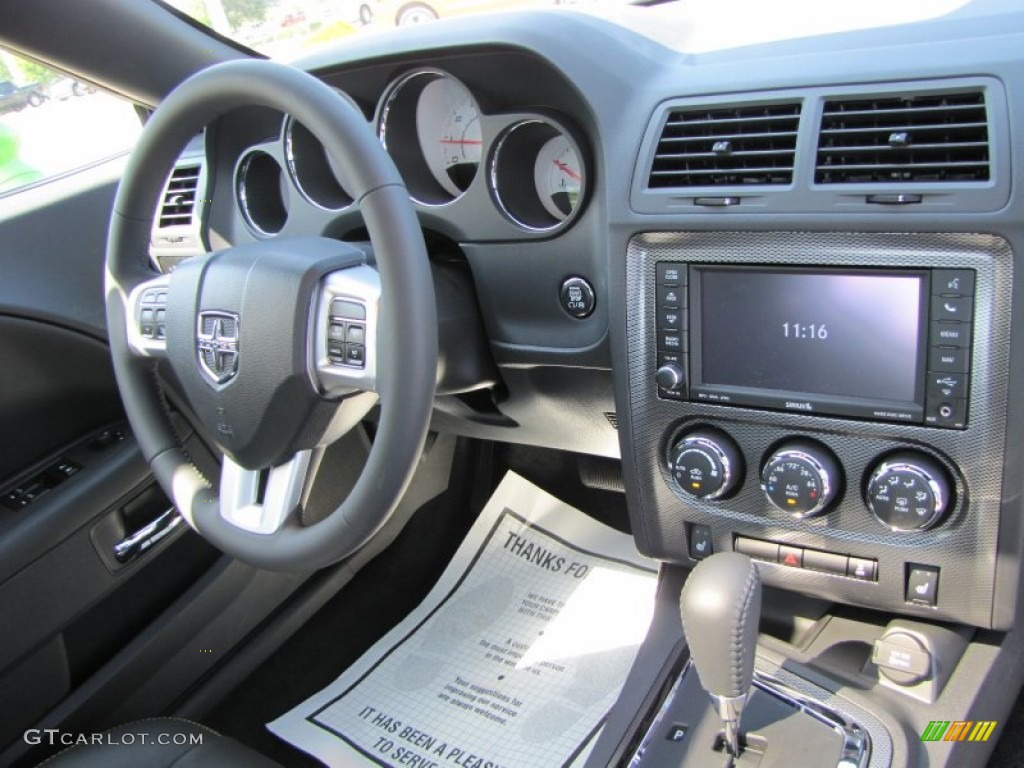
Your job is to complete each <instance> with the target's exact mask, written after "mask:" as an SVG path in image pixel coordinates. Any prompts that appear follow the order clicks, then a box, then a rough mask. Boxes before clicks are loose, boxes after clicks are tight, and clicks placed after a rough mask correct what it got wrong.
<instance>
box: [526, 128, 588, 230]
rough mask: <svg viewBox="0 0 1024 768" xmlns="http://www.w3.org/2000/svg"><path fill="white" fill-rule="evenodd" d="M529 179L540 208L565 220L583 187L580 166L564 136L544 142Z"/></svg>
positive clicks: (578, 198)
mask: <svg viewBox="0 0 1024 768" xmlns="http://www.w3.org/2000/svg"><path fill="white" fill-rule="evenodd" d="M533 179H534V182H535V183H536V185H537V197H538V198H539V199H540V202H541V205H543V206H544V210H546V211H547V212H548V213H550V214H551V215H552V216H554V217H555V218H556V219H558V220H559V221H565V220H566V219H567V218H568V217H569V215H570V214H571V213H572V212H573V211H574V210H576V206H577V205H578V204H579V201H580V190H581V189H582V187H583V166H582V165H581V164H580V158H579V155H577V154H576V150H575V149H573V147H572V145H571V144H569V139H568V137H567V136H565V134H559V135H558V136H555V137H554V138H551V139H548V141H547V142H546V143H545V144H544V146H542V147H541V148H540V151H539V152H538V153H537V160H536V161H535V162H534V166H533Z"/></svg>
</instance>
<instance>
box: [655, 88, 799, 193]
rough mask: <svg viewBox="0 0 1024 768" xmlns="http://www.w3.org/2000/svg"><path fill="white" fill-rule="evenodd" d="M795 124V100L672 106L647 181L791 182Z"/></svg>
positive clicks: (661, 185)
mask: <svg viewBox="0 0 1024 768" xmlns="http://www.w3.org/2000/svg"><path fill="white" fill-rule="evenodd" d="M799 122H800V103H799V102H790V103H785V104H759V105H742V106H735V107H733V106H722V107H713V108H708V107H704V108H683V109H675V110H672V112H671V113H670V114H669V116H668V120H667V121H666V122H665V126H664V128H663V129H662V132H661V136H660V138H659V139H658V145H657V148H656V149H655V153H654V160H653V162H652V164H651V172H650V175H649V176H648V182H647V185H648V187H649V188H655V189H666V188H680V187H718V186H735V185H747V184H789V183H791V182H792V180H793V160H794V157H795V154H796V139H797V128H798V126H799Z"/></svg>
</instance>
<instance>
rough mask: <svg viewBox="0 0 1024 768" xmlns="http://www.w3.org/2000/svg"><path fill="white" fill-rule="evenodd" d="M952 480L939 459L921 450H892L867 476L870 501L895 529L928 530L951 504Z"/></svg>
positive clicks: (876, 513) (874, 510) (873, 511)
mask: <svg viewBox="0 0 1024 768" xmlns="http://www.w3.org/2000/svg"><path fill="white" fill-rule="evenodd" d="M950 487H951V486H950V481H949V478H948V476H947V474H946V471H945V470H944V469H943V467H942V465H941V464H939V462H938V461H936V460H935V459H933V458H931V457H930V456H926V455H925V454H922V453H917V452H911V451H905V452H901V453H896V454H893V455H892V456H889V457H888V458H887V459H885V460H884V461H883V462H882V463H881V464H879V465H878V466H877V467H875V469H874V471H872V473H871V476H870V478H869V479H868V486H867V504H868V509H870V510H871V514H873V515H874V516H875V517H876V518H878V520H879V521H880V522H881V523H882V524H883V525H885V526H886V527H888V528H889V529H891V530H893V531H899V532H910V531H925V530H927V529H929V528H931V527H932V526H934V525H935V524H936V523H938V522H939V520H941V519H942V516H943V515H944V514H945V513H946V511H947V509H948V508H949V502H950Z"/></svg>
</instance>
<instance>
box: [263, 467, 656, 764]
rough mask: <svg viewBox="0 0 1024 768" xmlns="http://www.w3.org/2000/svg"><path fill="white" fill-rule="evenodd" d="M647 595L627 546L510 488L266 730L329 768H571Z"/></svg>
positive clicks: (627, 658)
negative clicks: (355, 651)
mask: <svg viewBox="0 0 1024 768" xmlns="http://www.w3.org/2000/svg"><path fill="white" fill-rule="evenodd" d="M656 585H657V565H656V563H654V562H653V561H651V560H648V559H646V558H644V557H642V556H641V555H639V554H638V553H637V552H636V549H635V547H634V544H633V540H632V538H631V537H630V536H629V535H628V534H624V533H620V532H617V531H614V530H612V529H611V528H608V527H606V526H604V525H602V524H600V523H598V522H596V521H594V520H592V519H591V518H589V517H587V516H586V515H584V514H582V513H581V512H579V511H577V510H575V509H573V508H572V507H569V506H567V505H566V504H564V503H562V502H561V501H559V500H557V499H556V498H554V497H553V496H550V495H548V494H547V493H545V492H544V491H542V490H540V489H539V488H537V487H536V486H535V485H533V484H532V483H529V482H528V481H526V480H525V479H523V478H522V477H520V476H518V475H516V474H514V473H509V474H508V475H506V477H505V479H504V480H503V481H502V482H501V484H500V485H499V487H498V489H497V490H496V491H495V493H494V495H493V496H492V497H491V499H490V501H489V502H488V504H487V505H486V507H485V508H484V510H483V512H482V513H481V514H480V517H479V519H478V520H477V521H476V522H475V523H474V525H473V528H472V529H471V531H470V533H469V534H468V535H467V537H466V539H465V540H464V541H463V543H462V545H461V546H460V548H459V550H458V552H457V553H456V555H455V557H454V558H453V560H452V562H451V563H450V564H449V566H448V568H447V569H446V570H445V572H444V574H443V575H442V577H441V578H440V580H439V581H438V583H437V584H436V585H435V587H434V588H433V590H432V591H431V592H430V594H429V595H428V596H427V598H426V599H425V600H424V601H423V602H422V603H421V604H420V605H419V606H418V607H417V608H416V609H415V610H414V611H413V612H412V613H410V615H409V616H408V617H406V619H405V620H404V621H402V622H401V623H400V624H399V625H398V626H396V627H395V628H394V629H393V630H392V631H391V632H389V633H388V634H387V635H385V636H384V637H383V638H382V639H381V640H380V641H378V642H377V643H376V644H375V645H374V646H373V647H372V648H371V649H370V650H369V651H367V652H366V653H365V654H364V655H363V656H362V657H361V658H360V659H359V661H357V662H356V663H355V664H354V665H353V666H352V667H350V668H349V669H348V670H347V671H346V672H345V673H343V674H342V675H341V677H339V678H338V679H337V680H335V681H334V682H333V683H331V684H330V685H329V686H328V687H327V688H326V689H324V690H322V691H321V692H319V693H318V694H316V695H314V696H312V697H311V698H309V699H308V700H306V701H305V702H303V703H302V704H300V705H299V706H298V707H296V708H295V709H293V710H292V711H291V712H288V713H287V714H285V715H283V716H282V717H280V718H278V719H277V720H275V721H274V722H272V723H270V724H269V726H268V727H269V728H270V730H271V731H273V732H274V733H275V734H277V735H278V736H279V737H281V738H282V739H284V740H286V741H288V742H290V743H292V744H293V745H295V746H296V747H298V748H299V749H302V750H304V751H306V752H308V753H310V754H311V755H313V756H315V757H317V758H318V759H320V760H322V761H323V762H324V763H326V764H327V765H330V766H361V765H367V766H370V765H377V766H388V767H390V768H397V767H398V766H411V767H412V768H534V767H536V768H542V767H543V768H550V767H551V766H581V765H583V763H584V761H585V759H586V756H587V754H588V753H589V750H590V748H591V747H592V745H593V742H594V740H595V739H596V736H597V734H598V732H599V731H600V728H601V725H602V724H603V721H604V718H605V716H606V714H607V712H608V710H609V709H610V708H611V706H612V704H613V703H614V702H615V699H616V698H617V696H618V694H619V692H620V690H621V688H622V685H623V683H624V682H625V679H626V675H627V673H628V671H629V668H630V666H631V665H632V663H633V660H634V658H635V656H636V652H637V650H638V648H639V645H640V643H641V642H642V641H643V638H644V635H645V633H646V631H647V626H648V624H649V623H650V619H651V616H652V615H653V611H654V593H655V588H656Z"/></svg>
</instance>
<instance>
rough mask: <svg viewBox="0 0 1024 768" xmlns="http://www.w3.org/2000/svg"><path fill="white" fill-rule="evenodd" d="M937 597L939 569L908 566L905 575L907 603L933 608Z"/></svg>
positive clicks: (927, 566) (925, 566) (924, 566)
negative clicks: (908, 568)
mask: <svg viewBox="0 0 1024 768" xmlns="http://www.w3.org/2000/svg"><path fill="white" fill-rule="evenodd" d="M938 597H939V569H938V568H935V567H932V566H930V565H913V564H911V565H910V570H909V571H908V573H907V593H906V600H907V602H908V603H916V604H918V605H927V606H934V605H935V604H936V603H937V602H938Z"/></svg>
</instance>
